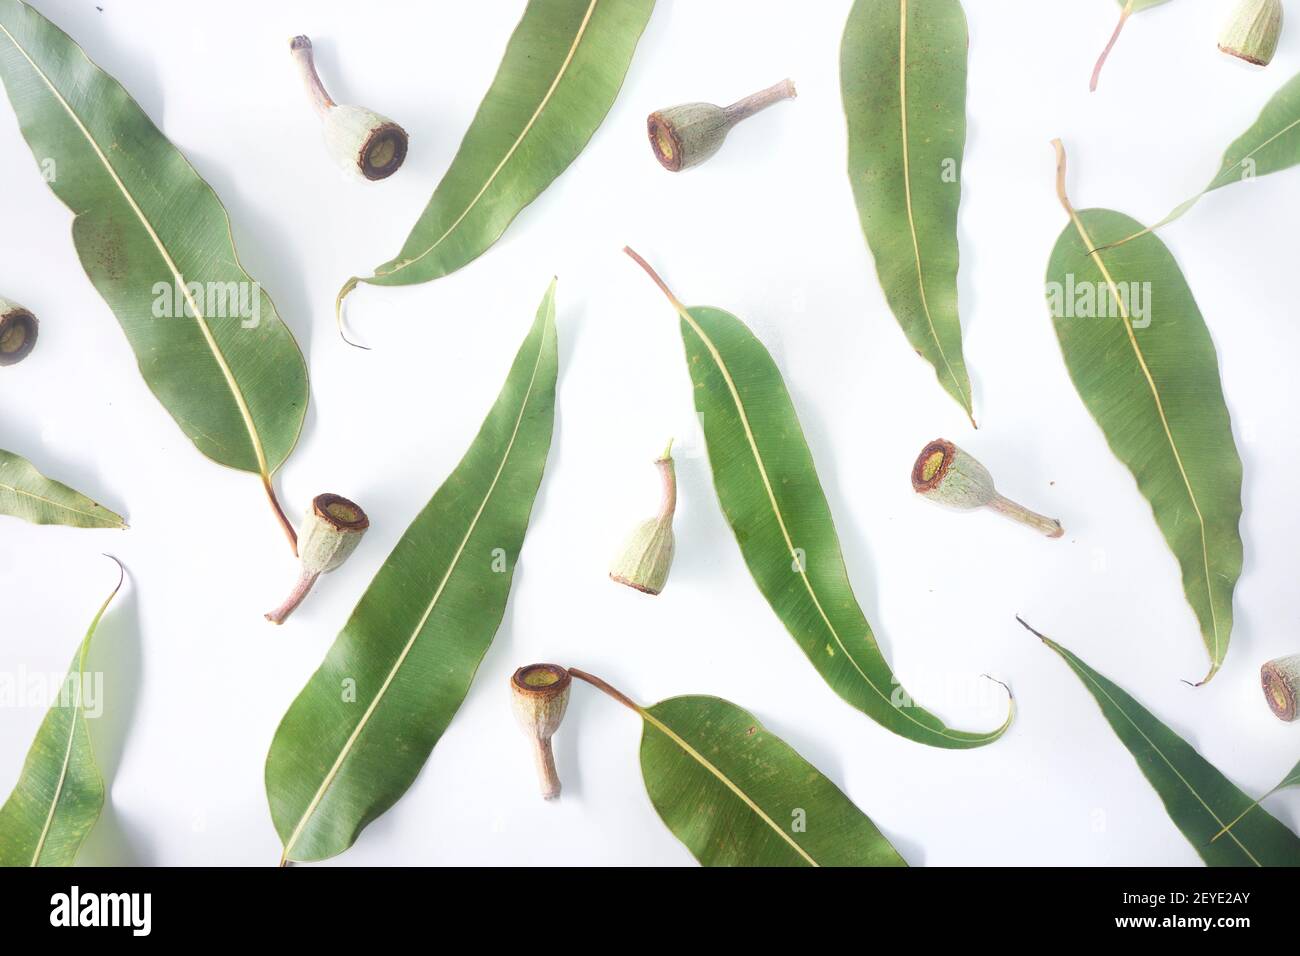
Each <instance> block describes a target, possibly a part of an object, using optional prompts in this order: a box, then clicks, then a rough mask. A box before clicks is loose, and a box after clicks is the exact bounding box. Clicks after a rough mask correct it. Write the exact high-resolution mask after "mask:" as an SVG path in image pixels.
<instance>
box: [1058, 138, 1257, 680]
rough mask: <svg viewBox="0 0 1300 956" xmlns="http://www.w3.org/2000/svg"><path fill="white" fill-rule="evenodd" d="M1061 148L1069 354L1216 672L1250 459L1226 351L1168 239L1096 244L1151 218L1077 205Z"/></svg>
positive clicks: (1064, 344) (1062, 298) (1237, 562)
mask: <svg viewBox="0 0 1300 956" xmlns="http://www.w3.org/2000/svg"><path fill="white" fill-rule="evenodd" d="M1059 149H1060V147H1059V144H1058V150H1059ZM1059 157H1060V164H1061V167H1060V183H1059V184H1058V188H1059V191H1060V196H1061V200H1062V203H1063V204H1064V206H1065V208H1066V211H1067V213H1068V214H1069V216H1070V222H1069V224H1067V225H1066V227H1065V229H1064V231H1063V232H1062V233H1061V236H1060V238H1059V239H1058V240H1057V242H1056V248H1055V249H1053V250H1052V257H1051V261H1050V262H1049V264H1048V267H1047V290H1048V301H1049V308H1050V311H1051V313H1052V321H1053V325H1054V326H1055V328H1056V335H1057V339H1058V340H1059V341H1060V344H1061V354H1062V355H1063V356H1064V358H1065V364H1066V367H1067V369H1068V370H1069V373H1070V378H1071V379H1072V380H1073V382H1074V387H1075V388H1076V389H1077V390H1078V392H1079V397H1080V398H1082V399H1083V403H1084V405H1085V406H1087V408H1088V411H1089V412H1090V413H1091V414H1092V417H1093V418H1094V419H1096V421H1097V424H1098V425H1100V426H1101V430H1102V433H1103V434H1104V435H1105V437H1106V442H1107V444H1109V445H1110V448H1111V451H1113V452H1114V453H1115V456H1116V457H1117V458H1119V460H1120V461H1122V462H1123V463H1124V464H1125V466H1126V467H1127V468H1128V469H1129V471H1131V472H1132V473H1133V477H1134V478H1135V479H1136V480H1137V484H1138V490H1139V491H1140V492H1141V493H1142V495H1143V497H1145V498H1146V499H1147V501H1148V502H1149V503H1150V504H1151V510H1152V512H1153V514H1154V516H1155V519H1156V524H1157V525H1158V526H1159V528H1160V532H1161V534H1163V535H1164V537H1165V541H1166V542H1167V543H1168V545H1169V549H1170V550H1171V551H1172V552H1173V554H1174V557H1175V558H1177V559H1178V564H1179V567H1180V568H1181V569H1182V579H1183V590H1184V592H1185V593H1186V595H1187V600H1188V603H1189V604H1191V606H1192V610H1193V611H1195V613H1196V617H1197V620H1198V622H1199V623H1200V628H1201V636H1202V639H1203V640H1204V642H1205V647H1206V650H1207V651H1208V652H1209V655H1210V670H1209V673H1207V674H1206V676H1205V678H1204V680H1205V681H1208V680H1209V679H1210V678H1212V677H1213V676H1214V675H1215V673H1216V672H1217V671H1218V669H1219V667H1220V666H1221V665H1222V663H1223V659H1224V657H1225V655H1226V654H1227V652H1228V640H1229V638H1230V636H1231V633H1232V594H1233V590H1234V589H1235V588H1236V584H1237V579H1238V577H1240V575H1241V564H1242V542H1241V533H1240V530H1239V525H1240V523H1241V459H1240V458H1239V457H1238V455H1237V446H1236V443H1235V442H1234V441H1233V437H1232V424H1231V422H1230V421H1229V417H1228V407H1227V405H1226V404H1225V402H1224V399H1223V388H1222V385H1221V384H1220V381H1219V363H1218V356H1217V354H1216V353H1215V350H1214V342H1213V341H1212V340H1211V338H1210V332H1209V329H1207V328H1206V325H1205V320H1204V319H1203V318H1202V317H1201V312H1200V310H1199V309H1198V308H1197V306H1196V300H1195V298H1193V296H1192V292H1191V289H1190V288H1189V287H1188V285H1187V280H1186V279H1185V278H1184V277H1183V273H1182V271H1181V270H1180V269H1179V268H1178V263H1177V262H1176V261H1175V260H1174V257H1173V255H1172V254H1170V252H1169V250H1168V248H1166V246H1165V244H1164V243H1163V242H1161V241H1160V239H1159V238H1158V237H1157V236H1155V235H1154V234H1151V233H1148V234H1146V235H1144V236H1142V237H1141V238H1139V239H1135V240H1134V241H1132V242H1129V243H1125V244H1123V245H1118V246H1112V247H1110V248H1106V249H1102V250H1098V246H1100V245H1103V244H1105V243H1108V242H1112V241H1114V240H1118V239H1122V238H1123V237H1125V236H1130V235H1132V234H1133V233H1134V230H1135V228H1137V229H1140V228H1141V224H1140V223H1138V222H1136V221H1135V220H1133V219H1131V218H1129V217H1128V216H1125V215H1123V214H1122V213H1118V212H1113V211H1111V210H1109V209H1085V210H1083V211H1076V210H1075V209H1074V208H1073V206H1071V205H1070V202H1069V199H1068V197H1067V196H1066V194H1065V185H1064V177H1065V165H1064V164H1065V159H1064V152H1063V151H1062V152H1060V154H1059ZM1139 303H1140V304H1139ZM1203 682H1204V681H1203Z"/></svg>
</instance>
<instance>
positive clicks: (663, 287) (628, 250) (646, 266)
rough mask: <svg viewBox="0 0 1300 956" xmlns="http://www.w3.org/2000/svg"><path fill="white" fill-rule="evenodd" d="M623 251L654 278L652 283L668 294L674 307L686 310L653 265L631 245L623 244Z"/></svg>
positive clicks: (681, 310)
mask: <svg viewBox="0 0 1300 956" xmlns="http://www.w3.org/2000/svg"><path fill="white" fill-rule="evenodd" d="M623 251H624V252H626V253H627V254H628V255H629V256H631V257H632V260H633V261H634V262H636V264H637V265H639V266H640V267H641V268H642V269H644V270H645V271H646V274H647V275H649V276H650V278H651V279H653V280H654V284H655V285H657V286H658V287H659V288H660V290H662V291H663V294H664V295H666V296H668V301H669V302H671V303H672V304H673V308H674V309H676V310H677V311H678V312H685V311H686V306H684V305H682V303H681V300H680V299H678V298H677V296H675V295H673V290H672V289H670V288H668V283H666V282H664V280H663V279H661V278H660V277H659V273H657V272H655V270H654V267H653V266H651V265H650V263H648V262H646V261H645V260H644V259H642V258H641V256H640V255H639V254H638V253H637V252H636V251H635V250H634V249H633V248H632V247H631V246H624V247H623Z"/></svg>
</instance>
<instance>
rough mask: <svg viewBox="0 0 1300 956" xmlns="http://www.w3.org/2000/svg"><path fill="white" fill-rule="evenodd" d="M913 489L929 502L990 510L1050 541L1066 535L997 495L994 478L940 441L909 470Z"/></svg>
mask: <svg viewBox="0 0 1300 956" xmlns="http://www.w3.org/2000/svg"><path fill="white" fill-rule="evenodd" d="M912 488H913V490H914V491H916V492H917V494H921V495H925V496H926V497H927V498H929V499H931V500H932V501H937V502H939V503H940V504H943V505H947V506H948V507H949V508H956V509H958V510H960V511H969V510H971V509H973V508H991V509H992V510H994V511H997V512H1000V513H1001V514H1004V515H1006V516H1007V517H1008V518H1011V519H1012V520H1014V521H1019V522H1021V523H1022V524H1026V525H1028V526H1029V527H1031V528H1033V529H1034V530H1036V531H1041V532H1042V533H1043V534H1045V535H1047V536H1048V537H1049V538H1059V537H1061V535H1063V534H1065V529H1064V528H1062V527H1061V522H1059V521H1057V520H1056V519H1054V518H1045V517H1043V516H1042V515H1040V514H1038V513H1037V512H1034V511H1030V510H1029V509H1028V508H1025V507H1023V506H1021V505H1018V504H1016V503H1015V502H1014V501H1011V500H1010V499H1008V498H1004V497H1002V495H1000V494H998V491H997V488H995V487H994V486H993V476H992V475H990V474H989V470H988V469H987V468H985V467H984V466H983V465H981V464H980V463H979V462H978V461H976V460H975V459H974V458H972V457H971V456H970V455H968V454H967V453H966V452H964V451H962V450H961V449H960V448H958V447H957V446H956V445H954V444H953V443H952V442H950V441H947V440H945V439H943V438H939V439H936V440H935V441H932V442H930V444H928V445H926V446H925V447H924V448H923V449H921V454H920V455H919V456H918V457H917V459H916V464H914V465H913V466H912Z"/></svg>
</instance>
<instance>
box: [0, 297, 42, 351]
mask: <svg viewBox="0 0 1300 956" xmlns="http://www.w3.org/2000/svg"><path fill="white" fill-rule="evenodd" d="M40 325H41V324H40V323H39V322H37V321H36V316H34V315H32V313H31V312H29V311H27V310H26V309H24V308H23V307H22V306H21V305H19V304H18V303H17V302H10V301H9V300H8V299H6V298H3V297H0V365H17V364H18V363H19V362H21V361H22V360H23V359H25V358H27V356H28V355H30V354H31V351H32V349H34V348H35V347H36V337H37V334H38V333H39V332H40Z"/></svg>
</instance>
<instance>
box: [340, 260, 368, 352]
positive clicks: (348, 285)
mask: <svg viewBox="0 0 1300 956" xmlns="http://www.w3.org/2000/svg"><path fill="white" fill-rule="evenodd" d="M360 282H361V279H360V278H358V277H357V276H352V277H351V278H350V279H348V281H347V282H345V283H343V287H342V288H341V289H339V294H338V295H337V296H335V297H334V325H335V327H336V328H338V330H339V338H341V339H342V340H343V341H344V342H346V343H347V344H348V345H350V346H352V347H353V348H356V349H361V350H362V351H365V352H369V351H370V346H368V345H362V344H361V343H360V342H354V341H352V339H350V338H348V332H347V326H346V325H345V324H344V322H343V300H344V299H346V298H347V297H348V296H349V295H350V294H351V293H352V290H353V289H355V288H356V287H357V285H358V283H360Z"/></svg>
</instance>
